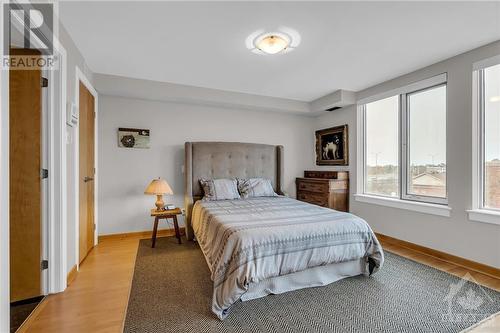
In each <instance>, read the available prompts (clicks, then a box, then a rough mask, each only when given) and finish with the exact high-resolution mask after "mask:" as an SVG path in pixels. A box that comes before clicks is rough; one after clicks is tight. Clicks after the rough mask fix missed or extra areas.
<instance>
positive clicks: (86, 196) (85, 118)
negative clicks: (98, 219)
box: [78, 82, 95, 263]
mask: <svg viewBox="0 0 500 333" xmlns="http://www.w3.org/2000/svg"><path fill="white" fill-rule="evenodd" d="M79 96H80V97H79V98H80V102H79V120H78V121H79V134H80V136H79V147H80V155H79V156H80V163H79V164H80V165H79V170H80V180H79V192H80V193H79V202H80V212H79V214H80V221H79V231H80V239H79V244H80V251H79V252H80V258H79V259H80V263H81V262H82V261H83V260H84V259H85V257H86V256H87V254H88V253H89V252H90V250H92V248H93V247H94V231H95V228H94V191H95V188H94V186H95V185H94V184H95V183H94V173H95V169H94V138H95V136H94V130H95V128H94V119H95V111H94V96H92V94H91V93H90V91H89V90H88V89H87V87H85V85H84V84H83V83H81V82H80V92H79Z"/></svg>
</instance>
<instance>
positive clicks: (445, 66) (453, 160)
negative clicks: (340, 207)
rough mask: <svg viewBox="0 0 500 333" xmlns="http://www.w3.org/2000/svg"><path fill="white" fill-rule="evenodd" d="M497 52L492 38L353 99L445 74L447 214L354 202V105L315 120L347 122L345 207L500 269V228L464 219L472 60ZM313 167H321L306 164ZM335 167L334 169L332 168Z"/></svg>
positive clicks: (377, 224)
mask: <svg viewBox="0 0 500 333" xmlns="http://www.w3.org/2000/svg"><path fill="white" fill-rule="evenodd" d="M498 54H500V42H496V43H493V44H490V45H487V46H484V47H481V48H479V49H476V50H473V51H471V52H468V53H465V54H462V55H459V56H456V57H454V58H451V59H449V60H446V61H443V62H440V63H437V64H434V65H432V66H429V67H426V68H424V69H421V70H418V71H415V72H413V73H410V74H408V75H404V76H402V77H399V78H396V79H394V80H391V81H388V82H384V83H382V84H379V85H377V86H374V87H371V88H369V89H366V90H363V91H361V92H359V93H358V94H357V97H358V99H362V98H365V97H369V96H373V95H376V94H379V93H383V92H385V91H388V90H391V89H394V88H398V87H402V86H405V85H407V84H409V83H412V82H416V81H419V80H422V79H425V78H428V77H431V76H434V75H437V74H440V73H443V72H447V73H448V89H447V92H448V97H447V98H448V101H447V102H448V115H447V131H448V138H447V164H448V167H447V173H448V193H449V206H450V207H451V208H452V209H453V210H452V212H451V217H449V218H448V217H439V216H434V215H429V214H423V213H418V212H413V211H407V210H402V209H396V208H390V207H383V206H377V205H373V204H367V203H361V202H356V201H355V200H354V197H353V194H354V193H355V191H356V174H355V172H356V108H355V107H354V106H352V107H348V108H343V109H341V110H338V111H334V112H331V113H329V114H325V115H323V116H321V117H319V118H316V119H314V120H313V121H314V128H315V129H320V128H326V127H330V126H335V125H342V124H348V125H349V140H350V149H349V153H350V165H349V167H347V168H343V169H348V170H349V171H350V175H351V183H350V187H351V197H350V199H351V200H350V201H351V204H350V207H351V211H352V212H353V213H354V214H357V215H359V216H361V217H363V218H365V219H366V220H367V221H368V223H369V224H370V225H371V226H372V228H373V229H374V230H375V231H377V232H380V233H383V234H386V235H389V236H393V237H396V238H399V239H403V240H406V241H410V242H413V243H416V244H420V245H423V246H427V247H430V248H433V249H437V250H441V251H444V252H447V253H451V254H454V255H457V256H460V257H464V258H467V259H470V260H474V261H478V262H481V263H484V264H488V265H491V266H495V267H500V226H498V225H492V224H486V223H480V222H474V221H469V220H468V217H467V213H466V210H467V209H471V205H472V125H471V119H472V64H473V63H474V62H477V61H479V60H482V59H486V58H489V57H492V56H495V55H498ZM310 167H312V168H316V169H332V168H321V167H317V166H314V165H310ZM333 169H334V168H333Z"/></svg>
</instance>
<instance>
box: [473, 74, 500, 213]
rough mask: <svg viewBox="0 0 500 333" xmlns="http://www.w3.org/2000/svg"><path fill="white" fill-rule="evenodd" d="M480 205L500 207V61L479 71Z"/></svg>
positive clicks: (492, 207) (482, 206)
mask: <svg viewBox="0 0 500 333" xmlns="http://www.w3.org/2000/svg"><path fill="white" fill-rule="evenodd" d="M477 77H478V80H477V85H478V87H477V89H478V92H479V99H478V104H479V115H478V116H479V131H477V132H478V133H477V136H478V138H477V139H479V145H478V146H479V147H480V151H479V159H480V160H479V175H478V176H479V183H480V186H479V191H480V193H479V196H478V197H479V203H478V204H477V205H476V206H478V207H476V208H479V209H490V210H500V64H498V65H494V66H489V67H485V68H482V69H480V70H479V71H478V72H477Z"/></svg>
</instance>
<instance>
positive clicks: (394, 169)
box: [365, 96, 399, 197]
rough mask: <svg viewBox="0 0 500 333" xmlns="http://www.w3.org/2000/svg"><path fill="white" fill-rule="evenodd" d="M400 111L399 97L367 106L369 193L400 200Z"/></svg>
mask: <svg viewBox="0 0 500 333" xmlns="http://www.w3.org/2000/svg"><path fill="white" fill-rule="evenodd" d="M398 110H399V97H398V96H393V97H389V98H386V99H383V100H380V101H376V102H373V103H369V104H366V111H365V117H366V118H365V119H366V155H365V156H366V157H365V160H366V168H365V179H366V187H365V192H366V193H370V194H379V195H384V196H391V197H399V145H398V138H399V111H398Z"/></svg>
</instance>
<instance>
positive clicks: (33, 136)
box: [9, 50, 42, 302]
mask: <svg viewBox="0 0 500 333" xmlns="http://www.w3.org/2000/svg"><path fill="white" fill-rule="evenodd" d="M11 54H13V55H23V54H33V51H32V50H11ZM41 77H42V73H41V71H40V70H35V69H32V70H19V69H13V70H11V71H10V72H9V98H10V107H9V121H10V124H9V126H10V127H9V129H10V136H9V138H10V143H9V145H10V149H9V154H10V156H9V163H10V176H9V178H10V185H9V186H10V189H9V191H10V203H9V205H10V212H9V213H10V300H11V302H15V301H19V300H24V299H28V298H32V297H36V296H40V295H41V294H42V290H41V289H42V288H41V251H42V249H41V247H42V242H41V236H42V233H41V231H42V215H41V210H42V201H41V200H42V189H41V176H40V171H41V157H42V143H41V142H42V137H41V135H42V128H41V127H42V118H41V114H42V91H41V90H42V88H41Z"/></svg>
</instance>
